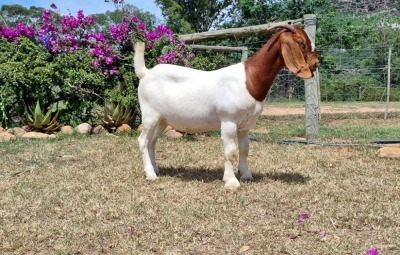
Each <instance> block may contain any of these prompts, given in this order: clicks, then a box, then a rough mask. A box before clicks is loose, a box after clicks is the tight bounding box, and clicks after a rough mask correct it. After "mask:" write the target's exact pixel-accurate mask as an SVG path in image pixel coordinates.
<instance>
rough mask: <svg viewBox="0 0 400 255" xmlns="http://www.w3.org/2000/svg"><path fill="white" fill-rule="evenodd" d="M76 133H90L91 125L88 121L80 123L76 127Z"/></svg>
mask: <svg viewBox="0 0 400 255" xmlns="http://www.w3.org/2000/svg"><path fill="white" fill-rule="evenodd" d="M76 132H78V134H90V133H91V132H92V126H91V125H90V124H89V123H82V124H79V125H78V126H77V127H76Z"/></svg>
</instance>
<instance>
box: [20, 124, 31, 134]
mask: <svg viewBox="0 0 400 255" xmlns="http://www.w3.org/2000/svg"><path fill="white" fill-rule="evenodd" d="M21 128H22V129H23V130H25V131H26V132H29V131H31V128H30V127H29V126H28V125H25V126H22V127H21Z"/></svg>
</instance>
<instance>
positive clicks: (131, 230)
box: [128, 226, 136, 235]
mask: <svg viewBox="0 0 400 255" xmlns="http://www.w3.org/2000/svg"><path fill="white" fill-rule="evenodd" d="M128 233H129V234H131V235H134V234H135V233H136V228H135V226H130V227H129V228H128Z"/></svg>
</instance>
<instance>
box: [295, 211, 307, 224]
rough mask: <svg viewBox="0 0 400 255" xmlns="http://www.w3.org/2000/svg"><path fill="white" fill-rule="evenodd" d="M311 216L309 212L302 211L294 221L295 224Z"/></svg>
mask: <svg viewBox="0 0 400 255" xmlns="http://www.w3.org/2000/svg"><path fill="white" fill-rule="evenodd" d="M310 217H311V214H309V213H302V214H301V215H300V217H299V218H298V219H297V220H296V221H295V222H294V224H295V225H299V224H300V223H302V222H303V221H304V220H305V219H308V218H310Z"/></svg>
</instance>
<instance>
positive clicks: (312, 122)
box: [181, 14, 320, 138]
mask: <svg viewBox="0 0 400 255" xmlns="http://www.w3.org/2000/svg"><path fill="white" fill-rule="evenodd" d="M287 24H289V25H302V26H303V27H304V30H305V31H306V32H307V34H308V35H309V36H310V39H311V41H312V42H313V43H315V32H316V16H315V15H313V14H307V15H304V17H303V19H298V20H287V21H282V22H277V23H268V24H262V25H257V26H251V27H242V28H232V29H225V30H220V31H211V32H203V33H195V34H189V35H181V40H184V41H185V42H186V43H194V42H199V41H205V40H209V39H215V38H222V39H223V38H229V37H234V38H238V37H243V36H246V35H249V34H258V33H265V32H269V31H270V28H271V27H276V26H279V25H287ZM195 48H202V46H198V45H195ZM203 48H204V46H203ZM206 48H207V49H210V48H212V47H206ZM230 48H231V49H232V50H235V51H238V49H240V50H241V51H242V53H244V54H246V55H247V53H248V49H247V47H240V48H238V47H236V48H234V49H233V48H232V47H230ZM214 49H215V50H218V51H221V50H224V49H227V47H221V46H217V47H215V46H214ZM244 57H246V56H244ZM244 57H243V56H242V61H243V60H244ZM316 77H319V76H316ZM316 77H314V78H312V79H307V80H304V90H305V101H306V114H305V115H306V116H305V117H306V119H305V130H306V136H307V137H309V138H313V137H316V136H317V135H318V119H319V102H320V101H319V94H318V89H317V84H318V81H317V79H316Z"/></svg>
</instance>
